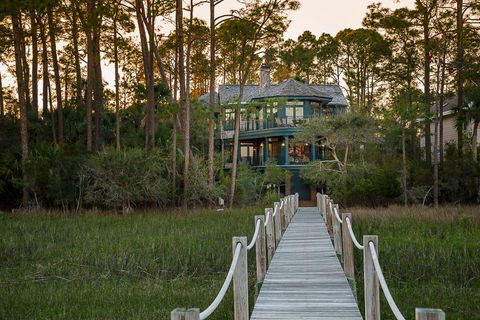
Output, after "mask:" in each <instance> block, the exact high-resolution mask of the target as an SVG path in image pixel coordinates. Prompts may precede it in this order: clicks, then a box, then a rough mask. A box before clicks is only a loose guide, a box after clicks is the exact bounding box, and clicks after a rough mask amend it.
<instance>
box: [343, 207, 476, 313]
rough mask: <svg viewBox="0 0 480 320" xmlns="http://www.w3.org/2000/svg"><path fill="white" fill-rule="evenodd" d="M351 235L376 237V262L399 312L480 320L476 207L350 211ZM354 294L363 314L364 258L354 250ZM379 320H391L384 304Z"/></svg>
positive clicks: (382, 303) (383, 300) (382, 304)
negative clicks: (428, 311)
mask: <svg viewBox="0 0 480 320" xmlns="http://www.w3.org/2000/svg"><path fill="white" fill-rule="evenodd" d="M347 211H351V212H352V214H353V221H354V222H353V225H354V232H355V234H356V235H357V238H359V239H361V236H362V235H370V234H373V235H378V236H379V259H380V264H381V266H382V269H383V272H384V275H385V278H386V281H387V283H388V285H389V287H390V290H391V292H392V295H393V297H394V299H395V301H396V302H397V304H398V306H399V308H400V310H401V311H402V312H403V314H404V316H405V317H406V318H407V319H414V318H415V317H414V312H415V311H414V310H415V307H431V308H441V309H443V310H444V311H445V312H446V315H447V319H465V320H466V319H469V320H471V319H480V304H479V301H480V208H479V207H478V206H476V207H474V206H463V207H453V206H452V207H441V208H438V209H434V208H424V207H412V208H403V207H390V208H379V209H369V208H350V209H348V210H347ZM355 251H356V252H355V268H356V279H357V294H358V297H359V301H361V303H360V306H361V308H362V309H363V303H362V301H364V300H363V285H362V282H363V279H362V276H363V275H362V268H363V257H362V253H361V252H359V250H355ZM381 312H382V319H394V316H393V314H392V313H391V311H390V308H389V306H388V304H387V302H386V301H385V299H384V298H383V293H382V301H381Z"/></svg>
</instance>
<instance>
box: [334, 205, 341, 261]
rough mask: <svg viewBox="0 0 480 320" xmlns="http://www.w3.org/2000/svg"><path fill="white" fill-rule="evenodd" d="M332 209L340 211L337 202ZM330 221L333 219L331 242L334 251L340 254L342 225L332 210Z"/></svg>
mask: <svg viewBox="0 0 480 320" xmlns="http://www.w3.org/2000/svg"><path fill="white" fill-rule="evenodd" d="M333 209H334V210H335V209H337V211H338V212H339V213H340V209H339V206H338V204H334V205H333ZM332 221H333V244H334V247H335V251H336V252H337V254H338V255H340V256H341V255H342V252H343V250H342V227H341V224H340V221H338V219H337V217H336V216H335V212H332Z"/></svg>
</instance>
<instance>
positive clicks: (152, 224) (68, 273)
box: [0, 209, 263, 319]
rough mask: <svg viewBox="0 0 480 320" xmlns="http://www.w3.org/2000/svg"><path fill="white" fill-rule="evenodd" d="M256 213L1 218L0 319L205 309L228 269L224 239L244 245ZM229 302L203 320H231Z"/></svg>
mask: <svg viewBox="0 0 480 320" xmlns="http://www.w3.org/2000/svg"><path fill="white" fill-rule="evenodd" d="M261 211H263V210H262V209H257V210H256V209H244V210H234V211H230V212H229V211H226V212H223V213H217V212H206V211H203V212H199V211H196V212H189V213H181V212H177V213H147V214H134V215H131V216H117V215H105V216H99V215H88V214H87V215H75V216H55V215H36V216H34V215H28V216H5V215H0V234H1V237H0V292H1V294H0V296H1V297H0V319H154V318H155V319H167V318H168V317H169V312H170V311H171V310H172V309H173V308H175V307H199V308H202V309H204V308H206V307H207V306H208V305H209V304H210V303H211V301H213V299H214V298H215V296H216V294H217V292H218V290H219V289H220V287H221V285H222V283H223V280H224V277H225V275H226V272H227V270H228V267H229V265H230V261H231V256H232V252H231V250H232V249H231V238H232V236H235V235H247V236H248V237H251V236H252V233H253V229H254V220H253V219H254V218H253V216H254V215H255V214H260V213H262V212H261ZM253 258H254V257H253V256H250V257H249V264H250V266H249V271H250V272H251V279H252V282H251V284H250V287H251V288H253V277H254V270H255V269H254V259H253ZM251 296H253V294H252V295H251ZM231 300H232V299H231V294H227V297H226V300H224V302H223V303H222V304H221V306H220V307H219V309H218V311H217V312H216V313H215V314H214V315H212V317H211V319H231V318H232V313H233V308H232V301H231Z"/></svg>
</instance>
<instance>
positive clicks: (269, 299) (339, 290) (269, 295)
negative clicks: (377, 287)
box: [250, 207, 362, 320]
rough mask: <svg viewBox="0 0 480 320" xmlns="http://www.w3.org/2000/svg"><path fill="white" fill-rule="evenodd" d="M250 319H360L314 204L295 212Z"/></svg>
mask: <svg viewBox="0 0 480 320" xmlns="http://www.w3.org/2000/svg"><path fill="white" fill-rule="evenodd" d="M250 319H253V320H260V319H262V320H264V319H265V320H266V319H271V320H273V319H277V320H286V319H312V320H313V319H336V320H339V319H349V320H360V319H362V316H361V314H360V312H359V309H358V306H357V304H356V302H355V298H354V296H353V293H352V291H351V289H350V286H349V284H348V281H347V279H346V277H345V274H344V272H343V270H342V267H341V265H340V262H339V261H338V259H337V255H336V252H335V250H334V248H333V246H332V243H331V241H330V237H329V235H328V232H327V228H326V226H325V223H324V221H323V218H322V216H321V215H320V214H319V210H318V208H304V207H302V208H299V209H298V211H297V214H295V215H294V216H293V218H292V220H291V223H290V224H289V226H288V228H287V230H286V231H285V233H284V235H283V237H282V240H281V241H280V244H279V246H278V247H277V251H276V253H275V255H274V257H273V259H272V262H271V264H270V266H269V269H268V271H267V274H266V276H265V279H264V281H263V285H262V288H261V290H260V295H259V296H258V299H257V301H256V304H255V307H254V309H253V313H252V316H251V318H250Z"/></svg>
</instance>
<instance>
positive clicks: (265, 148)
mask: <svg viewBox="0 0 480 320" xmlns="http://www.w3.org/2000/svg"><path fill="white" fill-rule="evenodd" d="M263 145H264V146H263V154H264V156H263V157H264V158H265V159H264V161H265V162H267V161H268V138H265V142H264V143H263Z"/></svg>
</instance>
